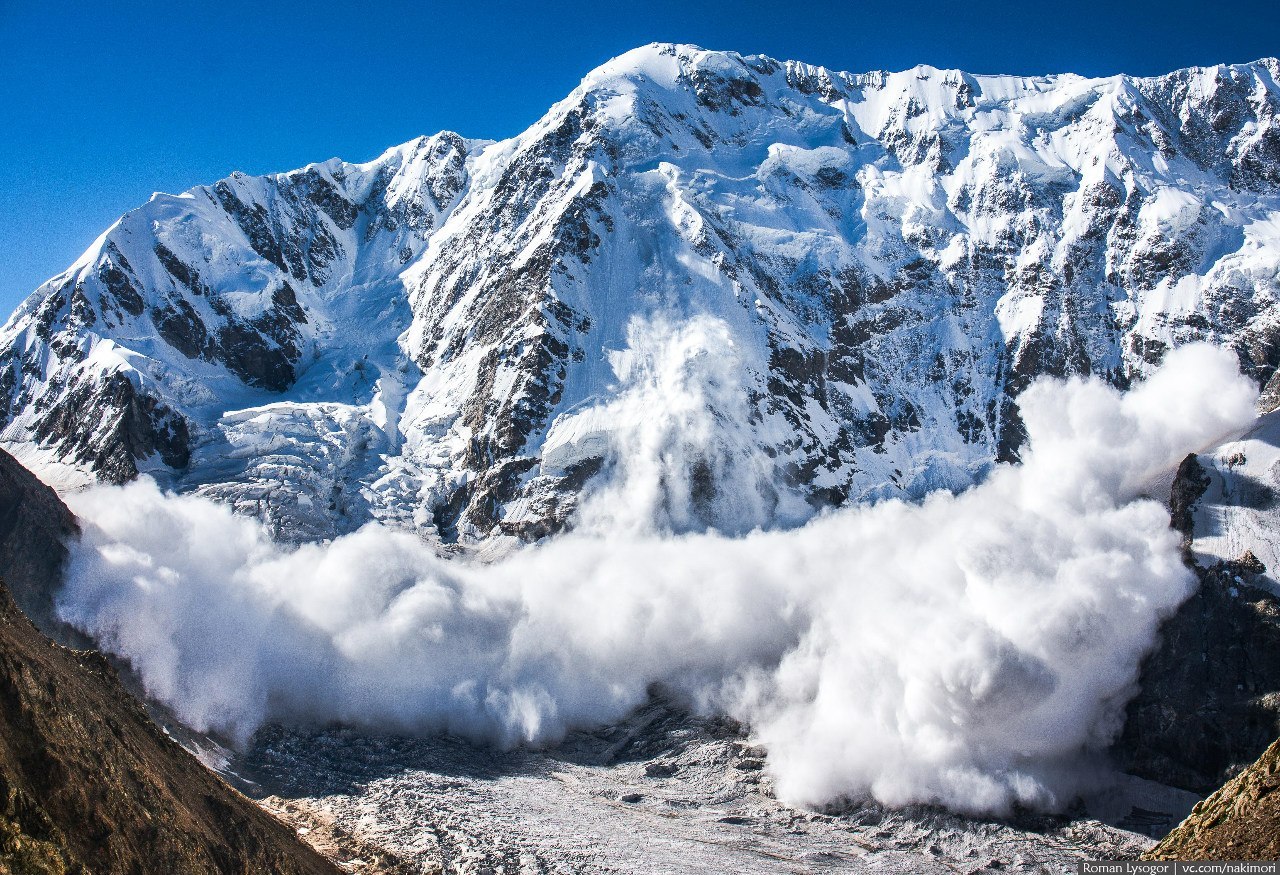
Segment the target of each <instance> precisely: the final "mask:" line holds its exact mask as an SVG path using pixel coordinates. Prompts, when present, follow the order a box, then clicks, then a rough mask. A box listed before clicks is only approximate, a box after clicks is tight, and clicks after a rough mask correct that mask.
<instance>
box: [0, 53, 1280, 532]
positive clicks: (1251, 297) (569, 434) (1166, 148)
mask: <svg viewBox="0 0 1280 875" xmlns="http://www.w3.org/2000/svg"><path fill="white" fill-rule="evenodd" d="M1278 297H1280V62H1278V61H1277V60H1276V59H1265V60H1262V61H1258V62H1256V63H1253V64H1243V65H1237V66H1220V67H1214V68H1204V69H1191V70H1183V71H1179V72H1175V73H1171V74H1169V75H1166V76H1161V77H1157V78H1149V79H1143V78H1134V77H1130V76H1116V77H1111V78H1105V79H1085V78H1081V77H1078V76H1072V75H1064V76H1047V77H1039V78H1021V77H1010V76H974V75H970V74H967V73H962V72H959V71H944V70H936V69H933V68H930V67H917V68H914V69H912V70H907V71H904V72H901V73H885V72H874V73H865V74H849V73H838V72H833V71H830V70H826V69H823V68H820V67H812V66H808V65H805V64H801V63H796V62H779V61H775V60H772V59H770V58H765V57H759V56H740V55H737V54H734V53H722V52H709V51H703V50H701V49H698V48H694V47H690V46H677V45H651V46H647V47H644V48H640V49H637V50H635V51H632V52H629V53H627V54H625V55H623V56H621V57H619V58H617V59H615V60H613V61H611V62H609V63H608V64H605V65H604V66H603V67H601V68H599V69H597V70H595V71H594V72H592V73H591V74H589V75H588V76H587V77H586V78H585V79H584V80H583V82H582V84H581V85H580V86H579V87H578V88H577V89H575V90H574V91H573V93H571V94H570V95H569V96H568V97H567V98H566V99H565V100H564V101H562V102H560V103H559V104H557V105H556V106H554V107H552V108H551V110H550V111H549V112H548V113H547V114H546V116H545V117H543V118H542V119H541V120H540V121H539V122H537V123H536V124H535V125H533V126H532V127H531V128H530V129H529V130H527V131H525V132H524V133H522V134H520V135H519V136H517V137H515V138H513V139H510V140H506V141H503V142H499V143H489V142H480V141H474V140H466V139H464V138H462V137H459V136H457V135H455V134H451V133H441V134H437V135H435V136H433V137H429V138H421V139H418V140H414V141H412V142H410V143H406V144H404V145H402V146H398V147H395V148H393V149H390V150H389V151H387V152H386V153H384V154H383V155H382V156H380V157H379V158H377V159H375V160H374V161H371V162H369V163H367V164H347V163H344V162H341V161H337V160H332V161H328V162H325V163H322V164H315V165H311V166H308V167H306V168H304V169H302V170H298V171H294V172H291V173H284V174H279V175H273V176H265V177H248V176H244V175H242V174H233V175H232V176H231V177H230V178H228V179H225V180H222V181H220V182H218V183H216V184H214V185H212V186H202V187H198V188H195V189H192V190H191V191H189V192H186V193H184V194H182V195H177V196H173V195H156V196H154V197H153V198H152V200H151V201H150V202H149V203H147V204H146V205H144V206H142V207H140V208H139V209H137V210H134V211H133V212H131V213H129V214H127V215H126V216H124V217H123V218H122V219H121V220H120V221H119V222H117V223H116V224H115V225H114V226H112V227H111V228H110V229H109V230H108V231H107V232H106V233H105V234H103V236H102V237H101V238H100V239H99V240H98V241H97V242H95V243H94V245H93V246H92V247H90V249H89V250H88V251H87V252H86V253H85V254H84V255H83V256H82V257H81V258H80V259H79V260H78V261H77V262H76V263H75V264H73V265H72V266H71V267H70V268H69V269H68V270H67V271H65V272H64V273H62V274H60V275H59V276H57V277H55V278H54V279H52V280H50V281H49V282H48V283H46V284H45V285H43V286H41V287H40V288H39V289H37V290H36V292H35V293H34V294H33V295H32V296H31V297H30V298H29V299H28V300H27V302H26V303H24V304H23V305H22V306H21V307H20V308H19V309H18V311H17V312H16V313H15V314H14V315H13V317H12V318H11V319H10V320H9V322H8V323H7V325H6V326H5V327H4V329H3V332H2V333H0V399H2V401H0V421H2V422H3V423H4V431H3V443H4V444H5V445H6V446H8V447H10V448H11V449H12V450H13V451H14V452H15V453H17V454H18V455H19V456H20V457H21V458H23V459H25V460H27V461H28V462H33V463H36V464H38V465H40V466H42V467H43V468H44V471H45V473H46V476H48V477H68V476H70V477H74V476H83V475H93V476H96V477H98V478H100V479H104V480H109V481H114V482H120V481H125V480H128V479H131V478H132V477H134V476H136V474H137V473H138V472H140V471H145V472H150V473H153V474H155V475H157V476H158V477H160V478H161V479H162V480H164V481H165V482H166V483H168V484H169V485H172V486H173V487H175V488H178V489H180V490H187V491H198V492H201V493H204V494H207V495H211V496H214V497H216V498H218V499H220V500H224V501H226V502H228V503H231V504H232V505H234V506H235V507H236V508H238V509H240V510H242V511H244V512H246V513H253V514H257V515H260V516H262V517H264V518H266V519H268V520H269V521H271V523H272V524H273V526H274V527H275V528H276V531H277V532H278V533H279V534H280V535H281V536H283V537H286V538H289V539H313V538H325V537H332V536H334V535H337V534H339V533H342V532H345V531H349V530H351V529H353V528H356V527H358V526H359V525H361V524H363V523H364V522H366V521H368V520H370V519H379V520H383V521H385V522H387V523H389V524H392V525H395V526H399V527H404V528H408V529H411V530H415V531H417V532H419V533H421V534H423V535H424V536H427V537H429V538H439V539H440V540H441V541H443V542H460V543H475V542H482V541H486V540H489V539H492V538H494V537H496V536H505V537H515V538H521V539H526V540H528V539H533V538H537V537H540V536H542V535H544V534H546V533H549V532H552V531H556V530H558V529H559V528H562V527H563V526H564V525H566V524H567V523H568V522H569V518H570V516H571V515H572V514H573V512H574V510H575V508H576V507H577V506H578V503H579V502H578V498H579V495H580V494H581V493H582V492H583V490H584V489H590V488H591V485H592V484H593V483H594V482H595V481H596V480H602V479H605V478H596V477H595V475H596V474H597V472H599V471H601V470H602V469H603V468H608V467H609V466H611V465H614V464H617V463H618V459H619V458H620V456H621V454H622V453H623V448H625V447H629V446H634V445H636V444H637V442H638V443H639V444H640V445H644V446H648V447H650V448H651V449H652V448H654V447H658V448H659V449H657V450H654V451H653V453H652V454H653V455H654V457H655V459H656V463H657V464H658V466H659V471H658V477H657V482H658V483H660V484H661V485H662V488H661V489H660V490H659V492H660V493H661V494H658V495H656V496H650V497H649V499H646V500H648V501H649V505H648V506H646V507H645V508H644V510H645V511H646V513H650V515H651V516H653V515H656V516H658V517H659V518H660V519H661V520H662V521H663V524H664V525H666V526H667V527H669V528H672V529H676V530H679V529H688V528H701V527H705V526H716V527H718V528H721V529H728V530H744V529H749V528H752V527H754V526H756V525H769V524H775V523H780V522H781V523H786V522H791V521H795V520H798V519H802V518H804V517H805V516H806V515H807V514H809V513H812V512H813V511H814V510H815V509H817V508H820V507H822V506H824V505H829V504H841V503H845V502H850V501H863V500H869V499H874V498H878V497H883V496H886V495H896V494H903V495H908V496H916V495H920V494H922V493H923V492H925V491H927V490H929V489H933V488H938V487H952V488H955V487H961V486H964V485H967V484H968V483H970V482H972V481H973V479H974V478H975V477H978V476H981V475H982V473H983V472H984V471H985V470H986V469H988V468H989V466H991V465H992V464H993V463H994V462H995V461H996V460H1000V459H1010V458H1014V457H1016V454H1017V451H1018V448H1019V446H1020V442H1021V440H1022V431H1021V427H1020V425H1019V420H1018V411H1017V406H1016V403H1015V401H1014V399H1015V397H1016V395H1017V393H1018V392H1019V391H1020V390H1021V389H1022V388H1023V387H1024V386H1025V385H1026V384H1027V383H1028V382H1029V381H1030V379H1031V378H1033V377H1034V376H1036V375H1039V374H1046V373H1048V374H1073V373H1093V374H1100V375H1103V376H1105V377H1106V378H1107V379H1108V380H1110V381H1111V382H1113V383H1115V384H1117V385H1125V384H1126V383H1128V382H1129V381H1131V380H1132V379H1133V378H1134V377H1136V376H1138V375H1140V374H1142V373H1144V372H1146V371H1147V370H1148V369H1150V368H1151V367H1152V366H1153V365H1154V364H1156V363H1157V362H1159V360H1160V359H1161V356H1162V355H1163V353H1164V352H1166V351H1167V350H1168V349H1170V348H1171V347H1173V346H1176V345H1180V344H1183V343H1186V342H1189V341H1192V340H1196V339H1210V340H1212V341H1215V342H1217V343H1220V344H1224V345H1229V346H1231V347H1232V348H1234V349H1235V350H1236V351H1237V352H1238V353H1239V355H1240V358H1241V361H1242V364H1243V365H1244V367H1245V368H1246V369H1247V371H1248V372H1249V373H1250V374H1251V375H1252V376H1253V377H1254V378H1256V379H1257V380H1258V382H1259V383H1260V384H1264V385H1265V384H1268V383H1276V384H1280V378H1277V379H1276V380H1274V381H1273V375H1274V374H1275V373H1276V370H1277V366H1278V365H1280V347H1277V345H1276V340H1277V338H1280V305H1278V304H1277V298H1278ZM1269 388H1270V389H1271V390H1273V392H1274V390H1275V386H1270V387H1269ZM689 408H697V409H700V410H701V409H706V408H710V409H711V410H712V411H713V413H714V416H713V417H712V420H713V421H714V422H715V423H716V425H715V427H714V428H712V429H711V432H710V433H705V434H700V435H696V436H694V437H693V438H689V437H687V436H686V437H682V438H681V439H687V440H692V441H694V444H695V445H694V446H692V447H691V448H690V451H689V452H682V453H678V454H675V455H674V456H672V457H671V458H668V457H667V456H664V454H663V451H662V450H661V449H660V447H661V446H662V445H663V440H664V436H665V437H666V438H670V437H671V436H672V435H673V434H679V433H680V431H679V425H680V422H681V417H682V416H683V415H684V413H685V412H687V409H689ZM673 459H675V460H676V461H673ZM690 460H692V461H690ZM748 462H749V463H750V464H745V463H748ZM663 465H667V467H665V468H664V467H662V466H663ZM744 471H745V472H746V473H743V472H744ZM593 478H594V479H593ZM613 479H614V480H618V479H619V478H616V477H615V478H613ZM623 479H625V478H623ZM637 500H638V501H640V500H642V497H638V498H637Z"/></svg>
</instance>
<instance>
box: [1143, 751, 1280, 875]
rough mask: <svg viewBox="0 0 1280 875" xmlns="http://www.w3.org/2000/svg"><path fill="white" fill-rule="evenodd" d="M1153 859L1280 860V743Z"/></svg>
mask: <svg viewBox="0 0 1280 875" xmlns="http://www.w3.org/2000/svg"><path fill="white" fill-rule="evenodd" d="M1146 857H1147V859H1151V860H1195V859H1201V860H1274V859H1276V858H1278V857H1280V741H1276V742H1274V743H1273V744H1272V745H1271V747H1269V748H1267V750H1266V752H1265V753H1263V755H1262V756H1261V757H1260V758H1259V759H1258V761H1257V762H1256V763H1254V764H1253V765H1251V766H1249V767H1248V768H1247V769H1245V770H1244V771H1243V772H1241V773H1240V774H1239V775H1237V776H1236V777H1235V778H1232V779H1231V780H1230V781H1228V782H1227V783H1226V784H1224V785H1223V786H1222V788H1221V789H1220V790H1218V792H1216V793H1214V794H1213V795H1212V796H1210V797H1209V798H1208V799H1205V800H1204V801H1203V802H1201V803H1200V804H1199V805H1197V806H1196V807H1195V809H1194V810H1193V811H1192V812H1191V816H1190V817H1188V818H1187V819H1186V820H1184V821H1183V822H1182V823H1181V824H1180V825H1179V826H1178V828H1177V829H1175V830H1174V831H1173V832H1171V833H1169V835H1167V836H1165V838H1164V840H1163V841H1161V842H1160V844H1158V845H1156V846H1155V847H1154V848H1152V849H1151V850H1150V851H1148V852H1147V854H1146Z"/></svg>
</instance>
